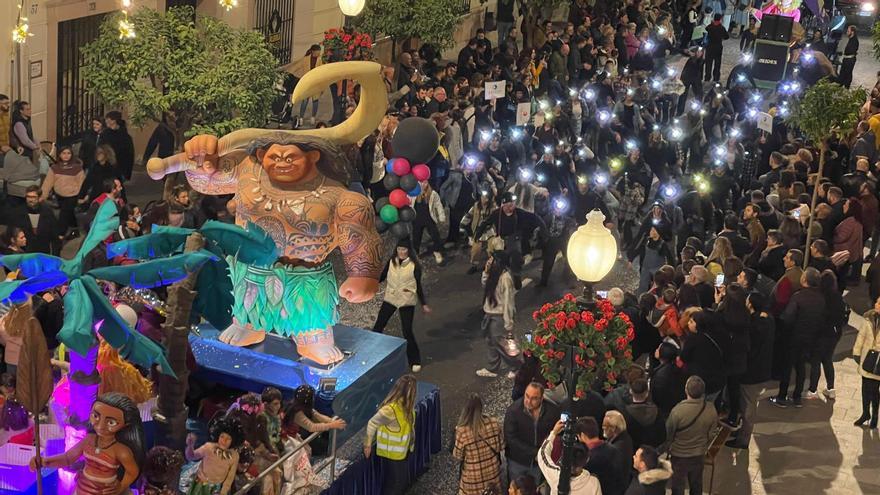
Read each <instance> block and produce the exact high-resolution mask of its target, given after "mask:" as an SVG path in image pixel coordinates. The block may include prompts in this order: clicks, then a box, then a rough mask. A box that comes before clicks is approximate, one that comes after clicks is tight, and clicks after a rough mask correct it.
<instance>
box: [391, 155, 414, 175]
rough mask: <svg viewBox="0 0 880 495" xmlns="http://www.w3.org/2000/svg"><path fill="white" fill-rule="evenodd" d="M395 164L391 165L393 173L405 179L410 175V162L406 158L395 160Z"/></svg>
mask: <svg viewBox="0 0 880 495" xmlns="http://www.w3.org/2000/svg"><path fill="white" fill-rule="evenodd" d="M393 160H394V163H393V164H392V165H391V171H392V172H394V174H395V175H397V176H398V177H403V176H404V175H406V174H408V173H409V171H410V166H409V160H407V159H406V158H394V159H393Z"/></svg>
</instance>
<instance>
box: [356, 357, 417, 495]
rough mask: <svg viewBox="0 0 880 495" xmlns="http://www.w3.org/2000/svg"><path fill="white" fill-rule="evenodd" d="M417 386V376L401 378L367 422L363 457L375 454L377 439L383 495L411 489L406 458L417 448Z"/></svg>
mask: <svg viewBox="0 0 880 495" xmlns="http://www.w3.org/2000/svg"><path fill="white" fill-rule="evenodd" d="M416 387H417V382H416V377H415V376H414V375H411V374H406V375H403V376H402V377H400V378H398V379H397V381H396V382H395V383H394V387H392V388H391V392H388V396H387V397H385V400H383V401H382V404H381V405H380V406H379V410H378V411H376V414H374V415H373V417H372V418H370V421H369V423H367V434H366V437H365V438H364V457H367V458H369V457H370V455H372V453H373V440H375V441H376V455H378V456H379V458H380V461H381V463H382V472H383V473H384V479H383V482H382V494H383V495H402V494H403V493H404V492H405V491H406V489H407V488H408V487H409V466H408V462H407V457H408V456H409V453H410V452H412V451H413V449H414V448H415V419H416V418H415V416H416V410H415V406H416Z"/></svg>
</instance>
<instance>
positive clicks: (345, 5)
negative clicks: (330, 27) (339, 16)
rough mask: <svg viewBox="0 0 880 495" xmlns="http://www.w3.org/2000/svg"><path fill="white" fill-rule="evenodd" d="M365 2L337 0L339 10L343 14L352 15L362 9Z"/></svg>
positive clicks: (363, 0) (361, 0)
mask: <svg viewBox="0 0 880 495" xmlns="http://www.w3.org/2000/svg"><path fill="white" fill-rule="evenodd" d="M365 3H366V0H339V10H341V11H342V13H343V14H344V15H347V16H349V17H354V16H356V15H358V14H360V13H361V11H362V10H364V4H365Z"/></svg>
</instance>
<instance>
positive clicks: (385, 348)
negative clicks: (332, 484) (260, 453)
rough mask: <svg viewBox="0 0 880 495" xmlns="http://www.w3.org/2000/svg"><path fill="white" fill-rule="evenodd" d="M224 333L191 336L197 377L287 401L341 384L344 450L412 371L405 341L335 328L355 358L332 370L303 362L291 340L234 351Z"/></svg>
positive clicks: (338, 400)
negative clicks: (326, 383) (277, 393)
mask: <svg viewBox="0 0 880 495" xmlns="http://www.w3.org/2000/svg"><path fill="white" fill-rule="evenodd" d="M219 333H220V332H219V331H218V330H217V329H215V328H213V327H211V326H210V325H201V326H200V327H199V335H195V334H190V337H189V341H190V345H191V347H192V351H193V354H194V355H195V358H196V362H197V363H198V369H197V370H196V372H195V376H196V377H198V378H199V379H202V380H205V381H208V382H213V383H218V384H221V385H224V386H227V387H231V388H235V389H239V390H245V391H249V392H257V393H260V392H262V391H263V389H264V388H266V387H267V386H272V387H276V388H278V389H279V390H281V392H282V393H283V394H284V395H285V396H290V394H291V392H292V391H293V390H294V389H296V388H297V387H299V386H300V385H311V386H312V387H315V388H316V389H317V388H318V383H319V381H320V380H321V378H329V377H332V378H336V380H337V382H336V391H335V396H334V397H333V401H332V411H333V414H335V415H336V416H339V417H341V418H343V419H345V421H346V422H348V424H349V427H348V428H346V429H344V430H342V431H340V432H339V434H338V437H337V441H338V442H339V443H340V444H342V443H344V442H345V441H346V440H347V439H348V438H349V437H350V436H351V435H353V434H355V433H356V432H357V431H358V430H360V429H361V428H362V427H364V426H365V425H366V423H367V421H368V420H369V419H370V417H371V416H372V415H373V414H374V413H375V412H376V409H375V407H376V404H378V403H379V402H381V401H382V399H384V398H385V396H386V395H387V394H388V391H389V390H391V386H392V385H393V384H394V381H395V380H397V378H398V377H400V376H401V375H403V374H404V373H406V372H407V369H408V366H407V360H406V341H405V340H403V339H400V338H397V337H392V336H389V335H383V334H380V333H376V332H371V331H368V330H363V329H359V328H353V327H349V326H345V325H336V326H335V327H334V328H333V333H334V337H335V339H336V345H337V346H338V347H339V348H340V349H341V350H342V351H343V352H346V353H350V356H348V358H347V359H346V360H344V361H343V362H341V363H340V364H338V365H337V366H335V367H333V368H332V369H328V370H324V369H320V368H316V367H312V366H309V365H308V364H306V363H304V362H301V361H300V356H299V354H297V352H296V346H295V345H294V344H293V342H291V341H290V339H287V338H282V337H278V336H275V335H267V336H266V340H264V341H263V342H262V343H260V344H257V345H254V346H251V347H235V346H231V345H228V344H224V343H223V342H220V341H219V340H217V336H218V335H219Z"/></svg>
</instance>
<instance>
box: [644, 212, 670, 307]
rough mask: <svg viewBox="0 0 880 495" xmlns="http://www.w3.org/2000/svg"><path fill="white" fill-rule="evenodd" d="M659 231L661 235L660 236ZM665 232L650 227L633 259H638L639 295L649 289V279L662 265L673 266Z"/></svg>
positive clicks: (655, 227)
mask: <svg viewBox="0 0 880 495" xmlns="http://www.w3.org/2000/svg"><path fill="white" fill-rule="evenodd" d="M661 231H662V232H663V234H661ZM665 233H666V231H665V230H664V229H661V228H659V227H657V226H653V225H652V226H651V229H650V230H649V231H648V237H647V240H646V241H645V242H644V244H642V245H641V249H638V250H637V251H636V252H637V253H638V254H637V255H636V256H634V258H635V257H637V258H639V267H640V268H639V291H638V293H639V294H641V293H642V292H645V291H646V290H648V289H649V288H650V287H651V278H652V276H653V274H654V272H656V271H657V269H658V268H660V267H661V266H663V265H673V264H675V262H674V259H675V257H674V256H673V254H672V251H670V249H669V244H668V243H667V242H666V238H665Z"/></svg>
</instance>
